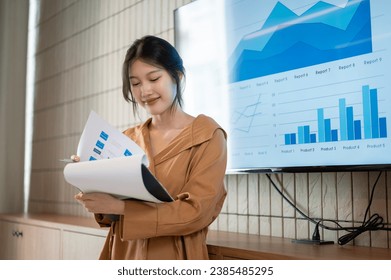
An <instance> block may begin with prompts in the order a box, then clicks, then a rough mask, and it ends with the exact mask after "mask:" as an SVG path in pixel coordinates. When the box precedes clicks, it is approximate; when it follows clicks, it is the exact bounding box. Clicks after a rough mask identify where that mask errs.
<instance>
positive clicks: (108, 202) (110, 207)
mask: <svg viewBox="0 0 391 280" xmlns="http://www.w3.org/2000/svg"><path fill="white" fill-rule="evenodd" d="M75 199H76V200H77V201H78V202H79V203H80V204H82V205H83V206H84V208H86V209H87V211H88V212H91V213H94V214H116V215H123V214H124V213H125V202H124V201H123V200H121V199H118V198H115V197H113V196H112V195H110V194H107V193H81V192H80V193H78V194H77V195H75Z"/></svg>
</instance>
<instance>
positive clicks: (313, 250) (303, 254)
mask: <svg viewBox="0 0 391 280" xmlns="http://www.w3.org/2000/svg"><path fill="white" fill-rule="evenodd" d="M207 244H208V250H209V252H210V254H212V255H215V257H216V259H221V258H222V257H224V258H227V259H229V258H239V259H263V260H391V249H384V248H373V247H360V246H352V245H344V246H340V245H338V244H332V245H330V244H328V245H312V244H299V243H293V242H292V241H291V239H288V238H279V237H270V236H259V235H251V234H241V233H231V232H222V231H210V233H209V235H208V241H207Z"/></svg>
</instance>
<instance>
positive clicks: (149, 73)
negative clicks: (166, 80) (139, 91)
mask: <svg viewBox="0 0 391 280" xmlns="http://www.w3.org/2000/svg"><path fill="white" fill-rule="evenodd" d="M160 71H162V69H156V70H152V71H150V72H148V73H147V75H151V74H154V73H157V72H160ZM132 78H135V79H137V76H132V75H130V76H129V79H132Z"/></svg>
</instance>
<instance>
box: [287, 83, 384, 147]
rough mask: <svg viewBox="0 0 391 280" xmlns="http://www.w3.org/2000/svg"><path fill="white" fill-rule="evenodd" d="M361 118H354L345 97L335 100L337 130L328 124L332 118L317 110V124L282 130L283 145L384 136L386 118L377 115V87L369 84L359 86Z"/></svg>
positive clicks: (321, 109) (352, 110)
mask: <svg viewBox="0 0 391 280" xmlns="http://www.w3.org/2000/svg"><path fill="white" fill-rule="evenodd" d="M361 92H362V112H363V113H362V120H360V119H356V118H355V115H354V108H353V106H347V105H346V99H345V98H340V99H339V100H338V102H339V103H338V111H339V114H338V116H339V121H338V122H339V129H335V128H333V127H332V125H333V124H332V120H331V119H330V118H325V109H324V108H318V109H317V127H316V128H313V129H311V127H310V125H300V126H298V127H297V132H295V133H286V134H285V135H284V137H285V141H284V143H285V145H294V144H307V143H323V142H336V141H353V140H362V139H376V138H387V135H388V133H387V118H386V117H379V100H378V90H377V89H376V88H372V89H371V88H370V87H369V85H364V86H362V90H361Z"/></svg>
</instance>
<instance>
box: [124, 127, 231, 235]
mask: <svg viewBox="0 0 391 280" xmlns="http://www.w3.org/2000/svg"><path fill="white" fill-rule="evenodd" d="M200 145H201V146H200V147H199V149H198V150H197V152H196V153H195V154H194V157H193V158H192V160H191V166H190V168H191V170H192V171H191V173H190V176H189V180H188V181H187V183H186V185H185V186H184V188H183V191H182V192H181V193H180V194H179V195H178V196H177V198H176V200H175V201H173V202H169V203H149V202H140V201H131V200H129V201H126V205H125V215H123V216H121V222H120V225H121V227H122V228H121V233H122V236H121V238H122V239H123V240H132V239H142V238H151V237H157V236H180V235H187V234H191V233H193V232H196V231H199V230H201V229H203V228H205V227H207V226H208V225H209V224H211V223H212V222H213V221H214V219H215V218H216V217H217V215H218V214H219V213H220V210H221V208H222V206H223V203H224V199H225V196H226V190H225V187H224V175H225V169H226V163H227V145H226V139H225V134H224V132H223V131H222V130H221V129H217V130H216V131H215V132H214V134H213V136H212V138H211V139H210V140H209V141H206V142H204V143H202V144H200Z"/></svg>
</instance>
